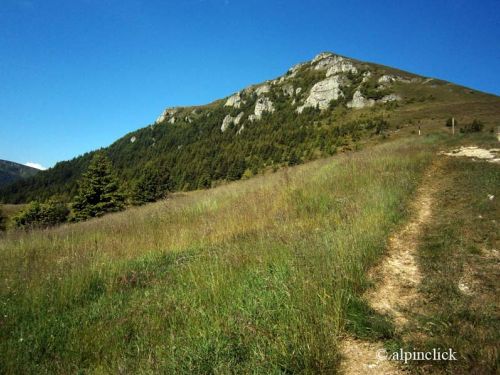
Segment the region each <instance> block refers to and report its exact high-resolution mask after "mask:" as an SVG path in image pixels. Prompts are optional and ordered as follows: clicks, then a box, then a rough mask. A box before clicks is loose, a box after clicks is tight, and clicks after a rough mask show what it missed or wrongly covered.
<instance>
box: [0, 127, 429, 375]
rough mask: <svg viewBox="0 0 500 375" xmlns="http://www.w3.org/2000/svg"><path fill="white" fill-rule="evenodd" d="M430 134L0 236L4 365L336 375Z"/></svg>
mask: <svg viewBox="0 0 500 375" xmlns="http://www.w3.org/2000/svg"><path fill="white" fill-rule="evenodd" d="M438 140H439V137H437V136H427V137H417V136H413V137H412V136H410V137H408V138H400V139H396V140H394V141H391V142H388V143H385V144H382V145H378V146H375V147H370V148H367V149H366V150H362V151H360V152H356V153H348V154H343V155H338V156H335V157H333V158H329V159H322V160H317V161H315V162H311V163H308V164H304V165H302V166H298V167H294V168H288V169H284V170H281V171H279V172H277V173H274V174H267V175H265V176H260V177H255V178H252V179H250V180H247V181H239V182H234V183H231V184H228V185H224V186H220V187H217V188H215V189H211V190H206V191H194V192H190V193H178V194H174V195H173V196H172V197H171V199H168V200H166V201H160V202H157V203H155V204H151V205H148V206H145V207H141V208H134V209H129V210H127V211H125V212H122V213H117V214H112V215H108V216H106V217H103V218H100V219H96V220H91V221H88V222H83V223H78V224H72V225H64V226H61V227H58V228H54V229H47V230H36V231H32V232H27V233H24V232H15V231H12V232H8V233H6V234H5V235H4V236H3V237H1V238H0V274H1V275H2V277H1V279H0V308H1V314H0V356H1V358H2V360H1V361H0V372H2V373H4V372H5V373H33V374H39V373H61V374H63V373H78V372H81V373H83V372H85V373H186V374H193V373H199V374H201V373H254V374H255V373H259V374H269V373H282V372H286V373H332V372H333V371H334V370H335V369H336V368H337V367H338V363H339V361H340V357H339V354H338V350H337V345H338V342H339V340H340V339H341V338H342V336H343V335H345V334H346V332H350V333H351V334H354V335H357V336H360V337H368V338H370V337H371V338H391V337H392V336H393V330H392V328H391V324H390V322H389V321H387V320H386V319H385V318H384V317H382V316H379V315H377V314H374V313H373V311H371V310H370V308H369V307H368V306H367V305H366V304H365V303H364V302H363V300H362V299H361V294H362V293H363V291H364V290H365V289H366V288H367V287H368V283H367V279H366V271H367V270H368V268H369V267H370V266H371V265H373V264H374V263H375V262H377V260H378V259H379V257H380V256H381V255H382V254H383V252H384V248H385V243H386V239H387V237H388V234H389V233H390V232H391V231H392V230H394V229H395V227H396V226H398V225H399V223H401V222H402V221H403V219H404V218H405V217H406V214H407V213H406V210H405V207H406V203H407V202H408V200H409V199H410V198H411V197H412V193H413V192H414V191H415V189H416V186H417V185H418V183H419V181H420V178H421V176H422V173H423V171H424V170H425V168H426V167H427V166H428V165H429V163H430V161H431V159H432V158H433V157H434V156H435V155H436V151H437V149H438V148H437V142H438Z"/></svg>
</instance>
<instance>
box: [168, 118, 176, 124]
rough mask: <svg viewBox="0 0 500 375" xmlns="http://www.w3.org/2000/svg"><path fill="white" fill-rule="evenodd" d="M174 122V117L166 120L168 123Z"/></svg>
mask: <svg viewBox="0 0 500 375" xmlns="http://www.w3.org/2000/svg"><path fill="white" fill-rule="evenodd" d="M174 122H175V117H173V116H172V117H171V118H170V120H168V123H169V124H173V123H174Z"/></svg>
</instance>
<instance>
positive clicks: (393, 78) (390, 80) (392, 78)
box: [378, 74, 411, 84]
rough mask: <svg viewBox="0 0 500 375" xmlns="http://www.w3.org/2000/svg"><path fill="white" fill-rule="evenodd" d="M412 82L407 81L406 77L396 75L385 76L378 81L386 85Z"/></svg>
mask: <svg viewBox="0 0 500 375" xmlns="http://www.w3.org/2000/svg"><path fill="white" fill-rule="evenodd" d="M396 81H398V82H406V83H407V82H411V80H410V79H406V78H404V77H400V76H395V75H390V74H384V75H383V76H382V77H380V78H379V79H378V83H380V84H386V83H393V82H396Z"/></svg>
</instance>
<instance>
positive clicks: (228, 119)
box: [220, 112, 244, 133]
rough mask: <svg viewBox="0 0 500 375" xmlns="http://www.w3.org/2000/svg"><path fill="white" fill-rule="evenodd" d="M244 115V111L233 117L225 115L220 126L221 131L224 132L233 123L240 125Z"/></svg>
mask: <svg viewBox="0 0 500 375" xmlns="http://www.w3.org/2000/svg"><path fill="white" fill-rule="evenodd" d="M243 115H244V113H243V112H240V113H238V115H237V116H236V117H232V116H231V115H227V116H226V117H224V120H222V125H221V127H220V130H221V132H223V133H224V132H225V131H226V130H227V128H229V126H230V125H231V124H235V125H238V124H239V123H240V121H241V119H242V118H243Z"/></svg>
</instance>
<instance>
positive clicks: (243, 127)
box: [236, 125, 245, 135]
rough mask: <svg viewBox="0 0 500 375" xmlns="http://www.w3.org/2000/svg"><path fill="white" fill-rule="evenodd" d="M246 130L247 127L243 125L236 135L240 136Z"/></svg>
mask: <svg viewBox="0 0 500 375" xmlns="http://www.w3.org/2000/svg"><path fill="white" fill-rule="evenodd" d="M244 129H245V125H241V128H239V129H238V131H237V132H236V135H239V134H240V133H241V132H242V131H243V130H244Z"/></svg>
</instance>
